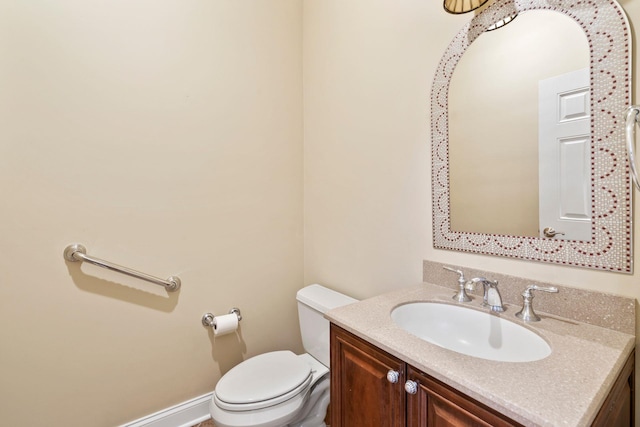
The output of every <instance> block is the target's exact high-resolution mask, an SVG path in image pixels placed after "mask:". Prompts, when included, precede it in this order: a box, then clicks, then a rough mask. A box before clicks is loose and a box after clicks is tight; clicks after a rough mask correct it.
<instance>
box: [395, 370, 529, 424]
mask: <svg viewBox="0 0 640 427" xmlns="http://www.w3.org/2000/svg"><path fill="white" fill-rule="evenodd" d="M407 378H408V379H409V380H410V381H415V382H417V383H418V391H417V393H416V394H413V395H409V397H408V398H407V414H408V415H407V426H410V427H424V426H428V427H460V426H464V427H507V426H520V424H518V423H515V422H514V421H512V420H510V419H509V418H507V417H505V416H503V415H501V414H499V413H497V412H496V411H494V410H493V409H490V408H489V407H487V406H485V405H483V404H481V403H480V402H476V401H475V400H473V399H471V398H469V397H468V396H465V395H463V394H461V393H459V392H457V391H455V390H454V389H452V388H451V387H449V386H447V385H445V384H443V383H441V382H440V381H437V380H435V379H433V378H431V377H429V376H427V375H426V374H424V373H422V372H420V371H418V370H416V369H413V368H411V367H409V368H408V373H407Z"/></svg>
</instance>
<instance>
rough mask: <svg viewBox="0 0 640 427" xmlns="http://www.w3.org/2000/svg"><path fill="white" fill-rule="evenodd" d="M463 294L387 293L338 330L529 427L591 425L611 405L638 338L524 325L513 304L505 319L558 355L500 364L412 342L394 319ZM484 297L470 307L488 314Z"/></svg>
mask: <svg viewBox="0 0 640 427" xmlns="http://www.w3.org/2000/svg"><path fill="white" fill-rule="evenodd" d="M454 293H455V291H452V290H451V289H450V288H447V287H441V286H437V285H433V284H427V283H425V284H422V285H419V286H414V287H411V288H406V289H402V290H399V291H395V292H391V293H387V294H383V295H380V296H377V297H373V298H370V299H367V300H364V301H360V302H357V303H354V304H350V305H347V306H344V307H339V308H336V309H333V310H331V311H329V312H328V313H327V314H326V315H325V317H326V318H327V319H329V320H330V321H331V322H332V323H334V324H336V325H338V326H340V327H342V328H343V329H346V330H347V331H349V332H351V333H353V334H355V335H357V336H359V337H360V338H363V339H365V340H366V341H368V342H370V343H371V344H373V345H375V346H377V347H379V348H381V349H382V350H385V351H387V352H388V353H390V354H392V355H394V356H396V357H398V358H400V359H401V360H403V361H405V362H406V363H408V364H410V365H412V366H414V367H415V368H418V369H419V370H421V371H423V372H425V373H427V374H429V375H431V376H432V377H434V378H436V379H438V380H440V381H442V382H444V383H445V384H448V385H450V386H452V387H454V388H455V389H457V390H459V391H461V392H462V393H464V394H466V395H468V396H470V397H472V398H474V399H476V400H477V401H479V402H482V403H484V404H486V405H487V406H489V407H491V408H493V409H495V410H497V411H499V412H501V413H503V414H505V415H507V416H508V417H510V418H512V419H513V420H515V421H517V422H520V423H522V424H524V425H527V426H553V427H557V426H567V427H574V426H588V425H590V424H591V423H592V421H593V419H594V418H595V416H596V414H597V413H598V410H599V408H600V406H602V404H603V403H604V400H605V398H606V397H607V394H608V393H609V391H610V389H611V387H612V386H613V383H614V382H615V380H616V379H617V376H618V375H619V373H620V371H621V370H622V368H623V366H624V363H625V362H626V360H627V358H628V357H629V355H630V354H631V352H632V351H633V348H634V346H635V337H634V336H633V335H630V334H627V333H623V332H619V331H615V330H611V329H607V328H603V327H600V326H593V325H590V324H586V323H581V322H578V321H574V320H570V319H563V318H561V317H558V316H554V315H545V314H544V313H543V312H540V311H538V310H537V309H536V312H537V313H538V315H540V317H542V321H540V322H534V323H524V322H522V321H520V320H519V319H518V318H516V317H515V313H516V312H518V311H519V310H520V307H519V306H514V305H511V304H505V307H506V311H505V312H503V313H499V314H495V313H492V315H497V316H500V317H503V318H505V319H507V320H510V321H513V322H515V323H518V324H520V325H524V326H525V327H527V328H529V329H530V330H533V331H535V332H536V333H537V334H538V335H540V336H541V337H542V338H544V339H545V340H546V341H547V342H548V343H549V345H550V346H551V349H552V353H551V355H550V356H548V357H547V358H545V359H542V360H538V361H534V362H525V363H515V362H496V361H491V360H485V359H479V358H476V357H471V356H466V355H464V354H461V353H457V352H454V351H451V350H447V349H445V348H442V347H439V346H437V345H434V344H431V343H429V342H426V341H423V340H422V339H420V338H418V337H416V336H414V335H411V334H410V333H408V332H406V331H404V330H403V329H401V328H400V327H399V326H397V325H396V324H395V323H394V322H393V321H392V320H391V315H390V314H391V310H393V308H395V307H397V306H399V305H402V304H405V303H409V302H424V301H437V302H444V303H449V304H458V303H456V302H455V301H453V300H452V299H451V297H452V295H453V294H454ZM481 303H482V298H481V297H480V298H478V297H477V296H476V297H474V299H473V301H472V302H471V303H468V304H464V305H465V306H467V305H468V306H470V307H475V308H478V309H481V310H485V311H486V309H484V308H482V307H481V306H480V304H481Z"/></svg>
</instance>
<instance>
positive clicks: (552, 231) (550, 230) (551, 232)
mask: <svg viewBox="0 0 640 427" xmlns="http://www.w3.org/2000/svg"><path fill="white" fill-rule="evenodd" d="M542 234H544V237H549V238H552V237H556V236H558V235H562V236H564V233H561V232H559V231H556V230H555V229H554V228H553V227H547V228H545V229H544V230H542Z"/></svg>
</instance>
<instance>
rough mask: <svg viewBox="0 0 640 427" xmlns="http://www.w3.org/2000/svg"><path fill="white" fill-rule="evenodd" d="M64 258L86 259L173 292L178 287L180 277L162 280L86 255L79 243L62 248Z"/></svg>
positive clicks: (70, 259)
mask: <svg viewBox="0 0 640 427" xmlns="http://www.w3.org/2000/svg"><path fill="white" fill-rule="evenodd" d="M64 259H66V260H67V261H71V262H78V261H81V262H82V261H86V262H88V263H90V264H93V265H97V266H98V267H102V268H106V269H108V270H113V271H117V272H118V273H122V274H126V275H127V276H131V277H136V278H138V279H142V280H146V281H147V282H151V283H155V284H156V285H161V286H164V288H165V289H166V290H167V291H168V292H175V291H177V290H178V289H180V285H181V282H180V278H179V277H176V276H171V277H169V278H168V279H167V280H162V279H159V278H157V277H154V276H150V275H148V274H145V273H140V272H139V271H136V270H132V269H130V268H127V267H122V266H121V265H118V264H114V263H111V262H108V261H104V260H101V259H98V258H94V257H91V256H89V255H87V248H85V247H84V246H82V245H81V244H78V243H74V244H72V245H69V246H67V247H66V248H64Z"/></svg>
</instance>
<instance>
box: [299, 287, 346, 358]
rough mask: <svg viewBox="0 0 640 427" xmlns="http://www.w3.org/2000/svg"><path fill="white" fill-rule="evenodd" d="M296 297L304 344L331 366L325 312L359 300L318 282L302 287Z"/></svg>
mask: <svg viewBox="0 0 640 427" xmlns="http://www.w3.org/2000/svg"><path fill="white" fill-rule="evenodd" d="M296 299H297V300H298V317H299V318H300V332H301V334H302V345H303V347H304V349H305V351H306V352H307V353H309V354H310V355H312V356H313V357H315V358H316V359H317V360H318V361H320V363H322V364H323V365H325V366H326V367H329V321H328V320H327V319H325V318H324V313H326V312H327V311H329V310H331V309H333V308H336V307H340V306H343V305H347V304H351V303H353V302H357V301H358V300H356V299H354V298H351V297H349V296H347V295H344V294H341V293H340V292H336V291H333V290H331V289H329V288H325V287H324V286H320V285H317V284H316V285H309V286H306V287H304V288H302V289H300V290H299V291H298V294H297V295H296Z"/></svg>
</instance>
